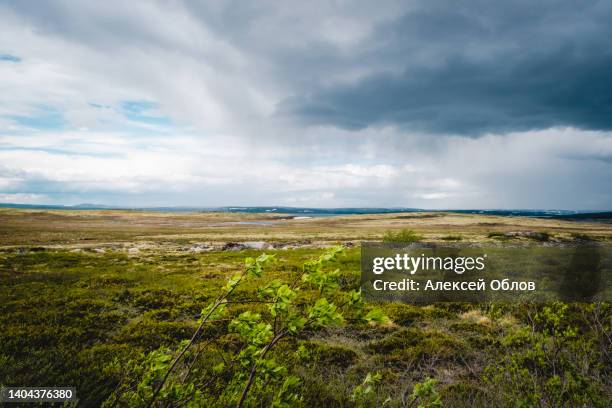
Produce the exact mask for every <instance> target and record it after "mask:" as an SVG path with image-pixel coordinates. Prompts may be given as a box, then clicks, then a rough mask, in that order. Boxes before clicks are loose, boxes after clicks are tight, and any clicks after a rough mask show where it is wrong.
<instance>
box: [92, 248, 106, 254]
mask: <svg viewBox="0 0 612 408" xmlns="http://www.w3.org/2000/svg"><path fill="white" fill-rule="evenodd" d="M93 251H94V252H97V253H99V254H104V253H106V249H104V248H94V249H93Z"/></svg>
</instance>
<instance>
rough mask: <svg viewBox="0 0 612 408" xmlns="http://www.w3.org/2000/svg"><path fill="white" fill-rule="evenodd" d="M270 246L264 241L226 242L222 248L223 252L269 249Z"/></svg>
mask: <svg viewBox="0 0 612 408" xmlns="http://www.w3.org/2000/svg"><path fill="white" fill-rule="evenodd" d="M270 248H272V245H270V244H268V243H267V242H264V241H246V242H228V243H227V244H225V245H224V246H223V250H224V251H242V250H243V249H258V250H262V249H270Z"/></svg>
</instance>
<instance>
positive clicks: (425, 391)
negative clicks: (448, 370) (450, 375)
mask: <svg viewBox="0 0 612 408" xmlns="http://www.w3.org/2000/svg"><path fill="white" fill-rule="evenodd" d="M437 383H438V381H437V380H435V379H433V378H427V379H426V380H425V381H423V382H421V383H416V384H414V386H413V388H412V394H410V397H409V403H408V407H418V408H437V407H441V406H442V400H441V399H440V394H438V391H437V390H436V387H435V386H436V384H437Z"/></svg>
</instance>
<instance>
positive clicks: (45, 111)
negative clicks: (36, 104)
mask: <svg viewBox="0 0 612 408" xmlns="http://www.w3.org/2000/svg"><path fill="white" fill-rule="evenodd" d="M8 118H9V119H11V120H13V121H15V122H17V123H18V124H20V125H21V126H25V127H29V128H35V129H44V130H50V129H60V128H63V127H64V125H65V124H66V120H65V119H64V116H63V115H62V113H61V112H60V111H58V110H57V109H55V108H52V107H48V106H43V107H41V108H39V110H38V112H37V113H36V114H35V115H31V116H25V115H23V116H22V115H11V116H8Z"/></svg>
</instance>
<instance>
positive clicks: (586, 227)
mask: <svg viewBox="0 0 612 408" xmlns="http://www.w3.org/2000/svg"><path fill="white" fill-rule="evenodd" d="M405 229H410V230H413V231H415V233H416V234H418V235H419V236H420V237H422V239H423V240H424V241H431V242H446V241H457V240H460V241H462V242H474V243H486V244H489V245H503V244H504V243H506V242H509V241H511V242H518V243H526V244H538V245H542V244H545V245H556V244H563V243H571V242H575V241H584V240H595V241H601V242H610V241H612V224H605V223H586V222H584V223H583V222H567V221H558V220H545V219H532V218H509V217H495V216H476V215H463V214H450V213H418V214H384V215H361V216H339V217H329V218H310V219H292V218H290V217H284V216H282V215H279V214H274V215H272V214H230V213H198V214H195V213H194V214H176V213H173V214H169V213H151V212H135V211H35V210H13V209H3V210H0V282H1V283H2V285H1V286H0V300H1V301H0V384H1V385H15V386H59V385H63V386H76V387H77V389H78V395H79V405H81V406H98V405H100V404H102V403H104V402H105V401H106V404H107V405H109V406H114V405H119V406H124V405H130V404H131V405H139V403H138V402H134V400H132V401H128V400H126V399H124V398H123V397H122V395H123V393H125V392H130V391H133V389H134V388H136V387H137V384H138V382H139V381H140V377H142V376H143V375H146V370H144V369H143V367H145V366H146V365H147V364H148V363H147V361H149V360H147V358H148V357H147V356H151V354H150V353H151V352H154V351H155V350H167V349H169V350H170V351H168V352H167V353H169V354H170V355H174V354H175V353H176V350H177V349H178V348H179V344H180V342H181V341H183V340H185V339H189V338H190V337H191V335H192V334H193V332H194V330H195V329H196V327H197V326H198V318H199V316H200V313H201V311H202V309H203V308H204V307H205V306H206V304H208V303H209V302H210V301H211V300H213V299H215V298H216V297H217V296H218V295H219V293H220V291H221V289H220V288H222V287H223V286H224V285H225V284H226V282H227V280H228V278H230V277H231V276H232V275H233V274H234V273H236V272H237V271H240V270H242V269H243V268H244V259H245V258H246V257H256V256H258V255H259V254H261V253H263V252H266V253H269V254H275V255H276V258H277V261H276V262H275V263H274V264H272V265H271V266H270V267H269V268H268V269H267V270H266V272H265V274H264V276H262V277H261V278H255V279H253V280H251V281H249V282H247V283H246V284H245V285H242V286H240V287H239V289H237V296H239V297H244V298H246V297H249V296H254V295H255V293H256V291H257V288H258V287H261V285H263V284H265V283H266V282H269V281H270V280H271V279H273V278H278V279H282V280H285V281H293V280H295V278H296V277H299V276H300V274H301V271H302V265H303V263H304V262H306V261H308V260H312V259H316V258H317V257H318V256H319V255H321V253H322V252H323V251H324V248H326V247H329V246H331V245H337V244H340V245H344V246H345V247H346V248H347V250H346V252H345V254H344V255H342V256H340V257H339V258H338V259H337V260H334V261H332V262H331V265H330V266H331V267H332V268H337V269H338V270H339V279H338V282H339V284H340V289H341V291H345V292H346V291H349V290H351V289H356V288H358V286H359V268H360V266H359V242H360V241H363V240H379V239H381V238H382V237H383V236H384V234H385V233H388V232H389V231H396V232H397V231H402V230H405ZM245 242H248V243H247V244H246V249H244V247H243V248H242V249H241V247H240V246H239V245H237V244H236V243H238V244H239V243H245ZM228 244H229V245H228ZM252 248H258V249H252ZM304 296H305V299H306V300H305V301H307V300H308V299H314V298H316V297H317V293H316V291H306V292H305V295H304ZM367 307H369V306H367ZM381 308H382V310H383V311H384V312H385V314H386V315H387V316H388V317H389V318H390V319H391V320H392V323H390V324H383V325H377V326H374V325H369V324H364V323H363V322H352V321H350V320H347V322H346V324H344V325H339V326H333V327H324V328H312V329H307V330H304V331H303V332H301V333H300V334H299V335H297V336H295V337H291V338H287V339H286V340H285V341H282V342H280V343H279V344H278V347H277V348H276V349H275V350H274V352H273V356H274V358H275V359H276V361H278V362H280V363H282V364H283V365H284V366H285V367H286V371H287V372H286V373H283V376H284V377H286V376H287V375H294V376H296V377H298V378H299V379H300V383H299V385H297V386H296V387H297V390H298V393H299V395H300V398H301V401H302V402H301V403H302V404H303V405H305V406H325V407H328V406H338V407H342V406H375V405H377V406H380V405H383V404H384V405H385V406H389V407H399V406H414V407H416V406H417V405H421V406H437V404H438V400H439V401H441V403H442V404H443V405H444V406H449V407H462V406H472V407H473V406H542V407H557V406H572V407H573V406H587V407H590V406H601V407H608V406H610V405H612V384H611V381H612V380H611V379H610V369H611V368H612V364H611V362H612V360H611V356H612V354H611V353H612V347H611V345H612V344H611V340H610V339H611V337H610V336H611V332H610V326H611V314H610V306H609V304H563V303H559V302H556V303H552V304H522V305H519V304H499V303H496V304H491V303H489V304H467V303H440V304H435V305H429V306H414V305H408V304H398V303H389V304H384V305H381ZM246 310H251V311H256V312H260V313H261V314H265V313H267V312H266V310H267V309H266V307H265V305H263V304H257V303H254V304H250V305H236V306H235V307H232V308H230V310H229V311H228V318H227V319H219V321H218V322H217V323H215V324H211V325H207V326H206V327H205V330H204V332H203V333H202V336H201V337H200V338H199V340H198V341H199V343H200V344H201V345H202V346H201V348H200V349H199V350H200V351H201V355H199V358H198V359H194V361H195V363H194V364H195V366H196V369H195V370H194V372H195V374H194V375H193V376H192V377H193V379H192V380H190V381H191V383H192V384H193V385H194V387H195V388H196V389H198V390H199V391H200V392H201V393H202V394H203V401H205V403H204V405H203V406H214V405H217V406H228V405H229V406H232V405H235V404H236V402H237V401H236V400H235V399H232V394H231V392H229V394H228V390H227V384H229V383H231V382H232V381H233V378H234V377H235V372H236V370H237V369H235V368H234V367H235V365H234V364H233V362H232V361H233V360H232V359H235V358H236V356H237V355H238V352H239V351H240V344H239V343H240V341H239V339H238V338H236V337H235V336H232V335H228V334H227V326H228V324H227V323H228V322H227V320H229V318H232V317H235V316H237V315H238V314H239V313H241V312H244V311H246ZM212 339H216V340H214V341H213V340H212ZM219 359H221V360H223V361H225V365H224V367H223V368H220V369H213V365H215V364H218V363H219ZM226 360H230V361H226ZM368 373H372V374H373V373H378V374H380V375H381V376H382V379H381V380H380V381H378V382H377V381H374V382H372V391H371V392H365V393H364V392H361V393H360V392H356V391H355V389H356V387H358V386H359V385H360V384H362V382H363V381H364V378H366V376H367V374H368ZM139 376H140V377H139ZM209 379H210V380H209ZM428 379H433V380H434V381H428ZM281 385H282V381H281V380H279V379H276V378H274V377H273V376H271V377H270V378H269V380H267V382H265V383H262V384H260V386H258V387H256V388H254V389H253V390H252V392H251V394H250V395H249V398H248V399H247V400H246V405H247V406H269V405H270V404H271V403H272V399H273V396H274V393H276V391H277V390H278V389H279V388H280V387H281ZM365 385H368V384H365ZM415 385H416V387H415ZM364 388H365V387H362V389H361V391H363V389H364ZM358 390H359V389H358ZM295 404H296V403H294V404H291V405H295ZM176 405H180V404H176ZM163 406H165V405H163Z"/></svg>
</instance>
